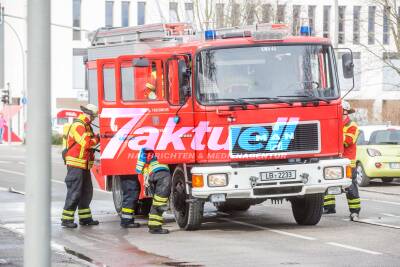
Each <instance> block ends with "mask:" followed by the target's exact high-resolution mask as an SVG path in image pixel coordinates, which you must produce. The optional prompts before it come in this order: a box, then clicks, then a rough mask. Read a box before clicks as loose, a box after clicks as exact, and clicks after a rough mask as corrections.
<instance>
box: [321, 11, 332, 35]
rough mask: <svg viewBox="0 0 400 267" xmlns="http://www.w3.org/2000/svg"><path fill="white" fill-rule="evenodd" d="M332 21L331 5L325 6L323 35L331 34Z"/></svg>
mask: <svg viewBox="0 0 400 267" xmlns="http://www.w3.org/2000/svg"><path fill="white" fill-rule="evenodd" d="M330 22H331V7H330V6H324V16H323V27H322V30H323V35H322V36H323V37H325V38H329V35H330V24H331V23H330Z"/></svg>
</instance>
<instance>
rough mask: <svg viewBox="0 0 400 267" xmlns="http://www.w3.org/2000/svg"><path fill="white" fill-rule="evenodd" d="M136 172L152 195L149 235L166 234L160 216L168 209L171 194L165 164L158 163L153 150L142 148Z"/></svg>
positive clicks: (169, 175) (167, 170) (169, 178)
mask: <svg viewBox="0 0 400 267" xmlns="http://www.w3.org/2000/svg"><path fill="white" fill-rule="evenodd" d="M136 172H137V173H139V174H143V175H144V177H145V185H146V187H147V188H149V189H150V192H151V193H152V195H153V202H152V206H151V209H150V213H149V221H148V227H149V232H150V233H151V234H168V233H169V231H168V230H167V229H163V228H162V225H163V222H164V219H163V217H162V214H163V213H164V211H166V210H167V209H168V206H167V201H168V198H169V195H170V193H171V174H170V172H169V168H168V166H167V165H165V164H161V163H159V162H158V160H157V157H156V155H155V153H154V151H153V150H151V149H146V148H142V149H141V151H140V153H139V155H138V160H137V163H136Z"/></svg>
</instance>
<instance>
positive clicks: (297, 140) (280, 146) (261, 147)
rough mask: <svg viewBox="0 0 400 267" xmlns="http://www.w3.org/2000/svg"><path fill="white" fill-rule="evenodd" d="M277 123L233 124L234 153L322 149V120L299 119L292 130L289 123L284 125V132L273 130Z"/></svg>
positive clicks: (231, 149) (232, 148)
mask: <svg viewBox="0 0 400 267" xmlns="http://www.w3.org/2000/svg"><path fill="white" fill-rule="evenodd" d="M273 126H274V124H267V125H252V126H240V125H235V126H231V127H230V154H231V156H232V157H235V156H237V157H240V156H246V155H259V154H279V153H290V154H307V153H318V152H320V126H319V122H317V121H316V122H299V123H298V124H297V126H296V128H295V129H294V131H291V132H290V131H289V130H288V126H287V125H283V126H281V127H282V131H280V135H277V134H272V133H273V129H272V128H273ZM249 128H253V129H249ZM274 144H275V145H274Z"/></svg>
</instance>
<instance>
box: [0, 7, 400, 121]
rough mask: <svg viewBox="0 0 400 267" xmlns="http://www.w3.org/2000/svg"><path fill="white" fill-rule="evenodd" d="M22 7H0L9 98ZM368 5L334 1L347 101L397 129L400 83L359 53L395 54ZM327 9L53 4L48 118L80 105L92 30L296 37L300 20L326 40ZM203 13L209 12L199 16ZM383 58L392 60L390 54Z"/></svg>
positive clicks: (19, 48)
mask: <svg viewBox="0 0 400 267" xmlns="http://www.w3.org/2000/svg"><path fill="white" fill-rule="evenodd" d="M26 1H27V0H19V1H15V0H0V4H1V5H2V6H4V8H5V14H6V16H5V21H6V24H5V70H4V71H5V81H6V83H9V84H10V88H11V91H12V95H13V96H14V97H22V96H23V95H24V94H25V89H24V77H23V73H24V71H23V69H24V65H25V64H24V63H23V62H24V60H25V59H26V56H24V53H25V50H26V31H25V30H26V19H25V18H26ZM377 1H378V0H375V2H377ZM373 2H374V1H373V0H371V1H367V0H339V47H347V48H351V49H352V50H353V52H354V57H355V70H356V73H357V75H356V79H355V81H356V86H355V90H354V91H352V92H351V93H350V94H349V96H348V99H350V100H352V102H353V104H354V105H355V106H356V107H358V108H359V110H360V111H361V112H360V116H361V117H363V119H365V120H369V121H370V122H372V121H374V122H376V121H387V120H391V121H395V122H396V123H398V124H399V123H400V114H399V109H398V108H397V109H396V106H397V105H398V104H399V103H400V86H399V84H400V80H399V77H400V76H399V75H398V74H396V73H395V72H394V71H393V70H392V69H390V68H387V67H385V65H384V64H383V63H382V60H380V59H379V58H378V57H377V56H374V55H373V54H372V53H370V52H369V51H367V49H366V47H367V48H368V49H369V50H372V51H373V52H374V53H375V54H376V55H378V56H384V55H389V54H388V53H385V52H387V51H389V50H390V49H391V48H394V42H393V40H392V39H393V38H392V36H390V34H388V27H386V26H383V25H385V18H384V16H382V12H380V9H379V6H378V5H377V4H376V3H375V4H374V3H373ZM333 4H334V1H333V0H292V1H284V0H254V1H250V0H247V1H246V0H236V1H233V0H193V1H192V0H171V1H169V0H158V1H157V0H142V1H137V0H113V1H111V0H54V1H52V28H51V29H52V32H51V36H52V51H51V53H52V61H51V62H52V66H51V69H52V76H51V77H52V83H51V84H52V100H53V101H52V103H53V114H55V113H56V109H57V108H77V107H79V105H80V104H82V103H84V102H85V101H86V100H87V91H86V89H85V68H84V64H83V57H84V56H85V54H86V50H85V49H86V47H88V46H89V41H88V40H87V38H86V34H87V32H90V31H94V30H96V29H98V28H99V27H105V26H107V27H121V26H134V25H138V24H148V23H156V22H169V21H171V22H175V21H192V22H194V24H195V25H196V27H197V28H201V27H203V28H205V27H217V26H231V25H238V24H249V23H250V24H252V23H257V22H286V23H290V24H291V25H293V26H291V27H293V28H292V29H293V30H294V31H297V29H298V26H299V25H300V23H301V21H306V18H309V19H310V24H311V26H312V27H313V30H314V34H315V35H319V36H327V37H331V36H332V34H333V31H334V23H335V21H334V17H335V16H334V6H333ZM197 5H199V8H197ZM206 6H207V9H206ZM210 7H213V8H212V9H211V8H210ZM205 10H212V12H209V14H206V11H205ZM72 27H77V28H80V29H81V30H73V29H72ZM368 32H369V34H368ZM18 40H20V42H21V43H20V42H19V41H18ZM383 48H385V49H383ZM390 57H394V58H396V56H394V55H393V54H390ZM399 62H400V61H399ZM394 63H395V64H397V62H396V61H394ZM339 64H340V62H339ZM399 66H400V64H399ZM38 67H40V66H38ZM339 69H341V68H339ZM348 86H349V84H348V83H347V84H342V88H344V87H347V88H348ZM28 101H29V96H28ZM396 113H397V114H396Z"/></svg>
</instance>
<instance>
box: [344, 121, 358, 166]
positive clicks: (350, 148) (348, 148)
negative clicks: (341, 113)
mask: <svg viewBox="0 0 400 267" xmlns="http://www.w3.org/2000/svg"><path fill="white" fill-rule="evenodd" d="M343 123H344V126H343V145H344V152H343V157H345V158H348V159H350V161H351V163H350V166H351V167H352V168H354V167H356V156H357V144H356V142H357V137H358V134H359V133H360V131H359V129H358V126H357V124H356V123H355V122H354V121H352V120H350V118H349V117H346V119H345V120H344V122H343Z"/></svg>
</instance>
